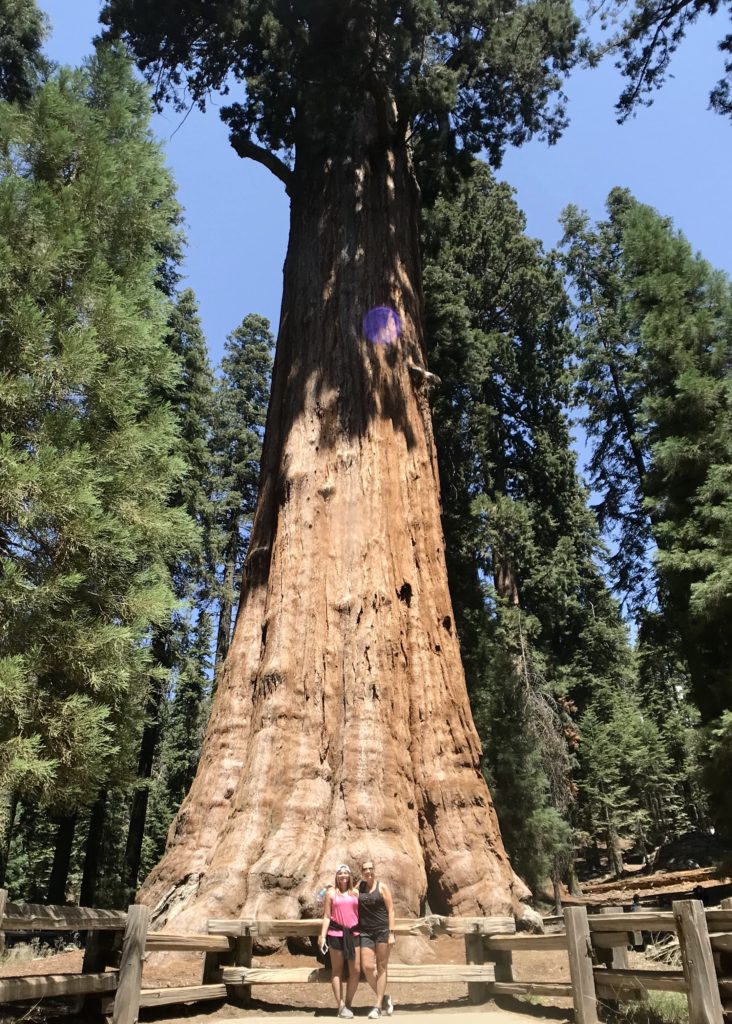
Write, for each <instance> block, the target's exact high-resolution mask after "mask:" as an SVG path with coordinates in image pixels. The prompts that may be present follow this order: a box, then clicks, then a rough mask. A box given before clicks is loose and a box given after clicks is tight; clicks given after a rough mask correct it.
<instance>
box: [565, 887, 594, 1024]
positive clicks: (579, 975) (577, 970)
mask: <svg viewBox="0 0 732 1024" xmlns="http://www.w3.org/2000/svg"><path fill="white" fill-rule="evenodd" d="M564 929H565V932H566V934H567V951H568V953H569V976H570V978H571V981H572V999H573V1002H574V1016H575V1020H576V1022H577V1024H597V1022H598V1016H597V994H596V992H595V975H594V973H593V969H592V940H591V938H590V925H589V922H588V920H587V908H586V907H565V908H564Z"/></svg>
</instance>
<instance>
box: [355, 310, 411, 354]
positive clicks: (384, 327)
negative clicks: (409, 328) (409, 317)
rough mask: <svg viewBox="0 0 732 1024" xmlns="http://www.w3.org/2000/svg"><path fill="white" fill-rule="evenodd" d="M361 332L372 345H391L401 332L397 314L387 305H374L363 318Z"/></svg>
mask: <svg viewBox="0 0 732 1024" xmlns="http://www.w3.org/2000/svg"><path fill="white" fill-rule="evenodd" d="M363 333H364V335H365V336H366V337H367V338H368V339H369V341H370V342H372V343H373V344H374V345H392V344H393V343H394V342H395V341H396V340H397V338H398V337H399V335H400V334H401V333H402V324H401V321H400V319H399V315H398V314H397V313H395V312H394V310H393V309H390V308H389V306H375V307H374V308H373V309H370V310H369V311H368V313H366V314H365V316H364V318H363Z"/></svg>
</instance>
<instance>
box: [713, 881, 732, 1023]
mask: <svg viewBox="0 0 732 1024" xmlns="http://www.w3.org/2000/svg"><path fill="white" fill-rule="evenodd" d="M719 905H720V907H721V908H722V910H732V896H728V897H727V898H726V899H724V900H722V901H721V903H720V904H719ZM717 955H718V957H719V974H720V977H722V978H729V977H730V976H732V952H727V951H726V950H725V951H722V952H720V953H718V954H717ZM722 1008H723V1009H724V1011H725V1013H726V1014H727V1016H728V1017H729V1016H730V1013H731V1012H732V1003H730V1002H729V996H727V998H726V1000H725V1002H724V1003H723V1004H722Z"/></svg>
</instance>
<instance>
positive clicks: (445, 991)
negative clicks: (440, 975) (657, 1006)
mask: <svg viewBox="0 0 732 1024" xmlns="http://www.w3.org/2000/svg"><path fill="white" fill-rule="evenodd" d="M397 945H398V942H397ZM428 953H429V954H431V955H433V956H434V960H433V962H434V963H441V964H449V963H464V962H465V947H464V943H463V941H462V939H451V938H449V937H448V936H444V935H443V936H439V937H438V938H436V939H434V940H432V941H431V942H429V944H428ZM162 961H163V955H162V954H158V955H157V956H156V957H155V958H153V959H152V960H151V962H150V963H149V964H147V965H146V971H145V985H146V987H153V986H155V985H159V986H165V987H169V986H175V985H195V984H200V979H201V962H200V957H197V956H195V955H188V956H187V959H186V961H184V962H183V963H181V961H180V960H178V961H177V962H174V963H171V964H165V963H163V962H162ZM255 962H256V959H255ZM259 963H260V964H261V965H262V966H267V967H275V966H280V965H281V966H285V965H287V966H306V965H307V964H312V965H313V966H314V965H315V961H314V960H313V959H311V958H306V957H303V956H291V955H290V954H289V953H288V952H286V951H283V952H281V953H275V954H273V955H272V956H267V957H262V958H259ZM644 963H645V962H644ZM646 966H647V964H646ZM80 969H81V952H80V951H78V950H75V951H72V952H66V953H61V954H58V955H55V956H45V957H42V958H37V959H26V960H21V959H10V960H5V961H4V962H2V963H0V976H6V977H7V976H13V975H15V976H19V975H32V974H65V973H75V972H77V971H79V970H80ZM514 976H515V977H516V980H535V981H538V980H542V981H568V980H569V971H568V968H567V957H566V954H562V953H561V952H554V951H553V952H546V953H530V952H523V953H517V954H514ZM390 991H391V995H392V997H393V998H394V1001H395V1003H396V1004H397V1015H403V1016H409V1017H410V1018H411V1019H412V1020H417V1019H421V1018H422V1017H423V1016H426V1015H427V1014H428V1015H429V1019H430V1021H433V1018H434V1020H435V1024H438V1022H439V1019H440V1018H441V1017H442V1016H443V1014H449V1015H450V1018H451V1020H454V1024H458V1018H459V1017H460V1016H461V1015H462V1014H468V1013H469V1014H473V1013H475V1012H483V1013H484V1012H486V1010H492V1011H495V1013H496V1015H495V1017H494V1018H493V1024H516V1022H517V1018H512V1015H511V1013H509V1014H504V1013H499V1012H498V1008H497V1007H496V1006H495V1005H494V1004H489V1006H487V1007H475V1006H472V1005H471V1004H470V1003H469V1002H468V999H467V986H466V985H463V984H454V985H446V984H443V985H393V986H390ZM253 997H254V998H253V1001H252V1006H251V1008H249V1009H247V1010H243V1009H241V1008H237V1007H234V1006H231V1005H227V1004H223V1003H220V1002H213V1003H193V1004H189V1005H187V1006H186V1005H180V1004H179V1005H175V1006H170V1007H159V1008H154V1009H153V1008H151V1009H144V1010H142V1011H141V1021H143V1022H145V1021H148V1022H152V1021H160V1022H166V1024H184V1022H185V1024H209V1022H210V1024H223V1022H224V1021H226V1022H230V1021H234V1020H238V1019H247V1020H248V1021H249V1024H260V1022H261V1021H262V1020H263V1019H265V1018H266V1019H268V1020H272V1019H273V1018H274V1017H275V1016H276V1017H280V1016H282V1017H287V1018H290V1019H291V1021H292V1018H300V1019H301V1020H303V1019H306V1018H310V1019H312V1018H313V1017H330V1016H334V1009H333V997H332V993H331V990H330V986H328V985H303V986H296V985H258V986H256V987H255V988H254V990H253ZM371 1005H372V1004H371V999H370V989H369V988H368V986H367V985H366V983H365V982H362V983H361V985H360V987H359V990H358V992H357V994H356V999H355V1001H354V1009H355V1010H356V1015H357V1017H365V1015H366V1012H367V1009H368V1008H369V1007H370V1006H371ZM501 1009H502V1010H508V1011H513V1012H514V1013H516V1012H518V1013H520V1014H522V1015H524V1020H525V1021H527V1022H528V1021H529V1020H530V1019H531V1018H534V1019H536V1020H541V1021H566V1020H568V1019H570V1018H571V1001H570V1000H568V999H559V998H557V999H552V1000H542V1002H541V1003H539V1001H538V1000H531V1001H524V1000H518V999H510V1000H508V999H507V1000H502V1001H501ZM504 1017H505V1020H504V1019H503V1018H504ZM2 1019H3V1018H2V1011H0V1020H2ZM5 1019H6V1020H7V1019H9V1020H12V1019H13V1018H12V1017H10V1018H7V1017H6V1018H5ZM293 1024H294V1022H293ZM394 1024H396V1016H395V1021H394Z"/></svg>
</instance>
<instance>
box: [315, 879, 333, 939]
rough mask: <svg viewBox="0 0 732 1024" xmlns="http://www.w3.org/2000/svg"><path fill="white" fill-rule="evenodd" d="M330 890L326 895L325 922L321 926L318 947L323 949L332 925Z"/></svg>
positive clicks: (324, 905) (324, 906)
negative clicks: (329, 926)
mask: <svg viewBox="0 0 732 1024" xmlns="http://www.w3.org/2000/svg"><path fill="white" fill-rule="evenodd" d="M330 903H331V900H330V889H328V891H327V892H326V894H325V903H324V904H323V920H322V922H321V925H320V939H319V941H318V945H319V946H320V948H321V949H322V948H323V946H324V945H325V937H326V935H327V933H328V925H329V924H330Z"/></svg>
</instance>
